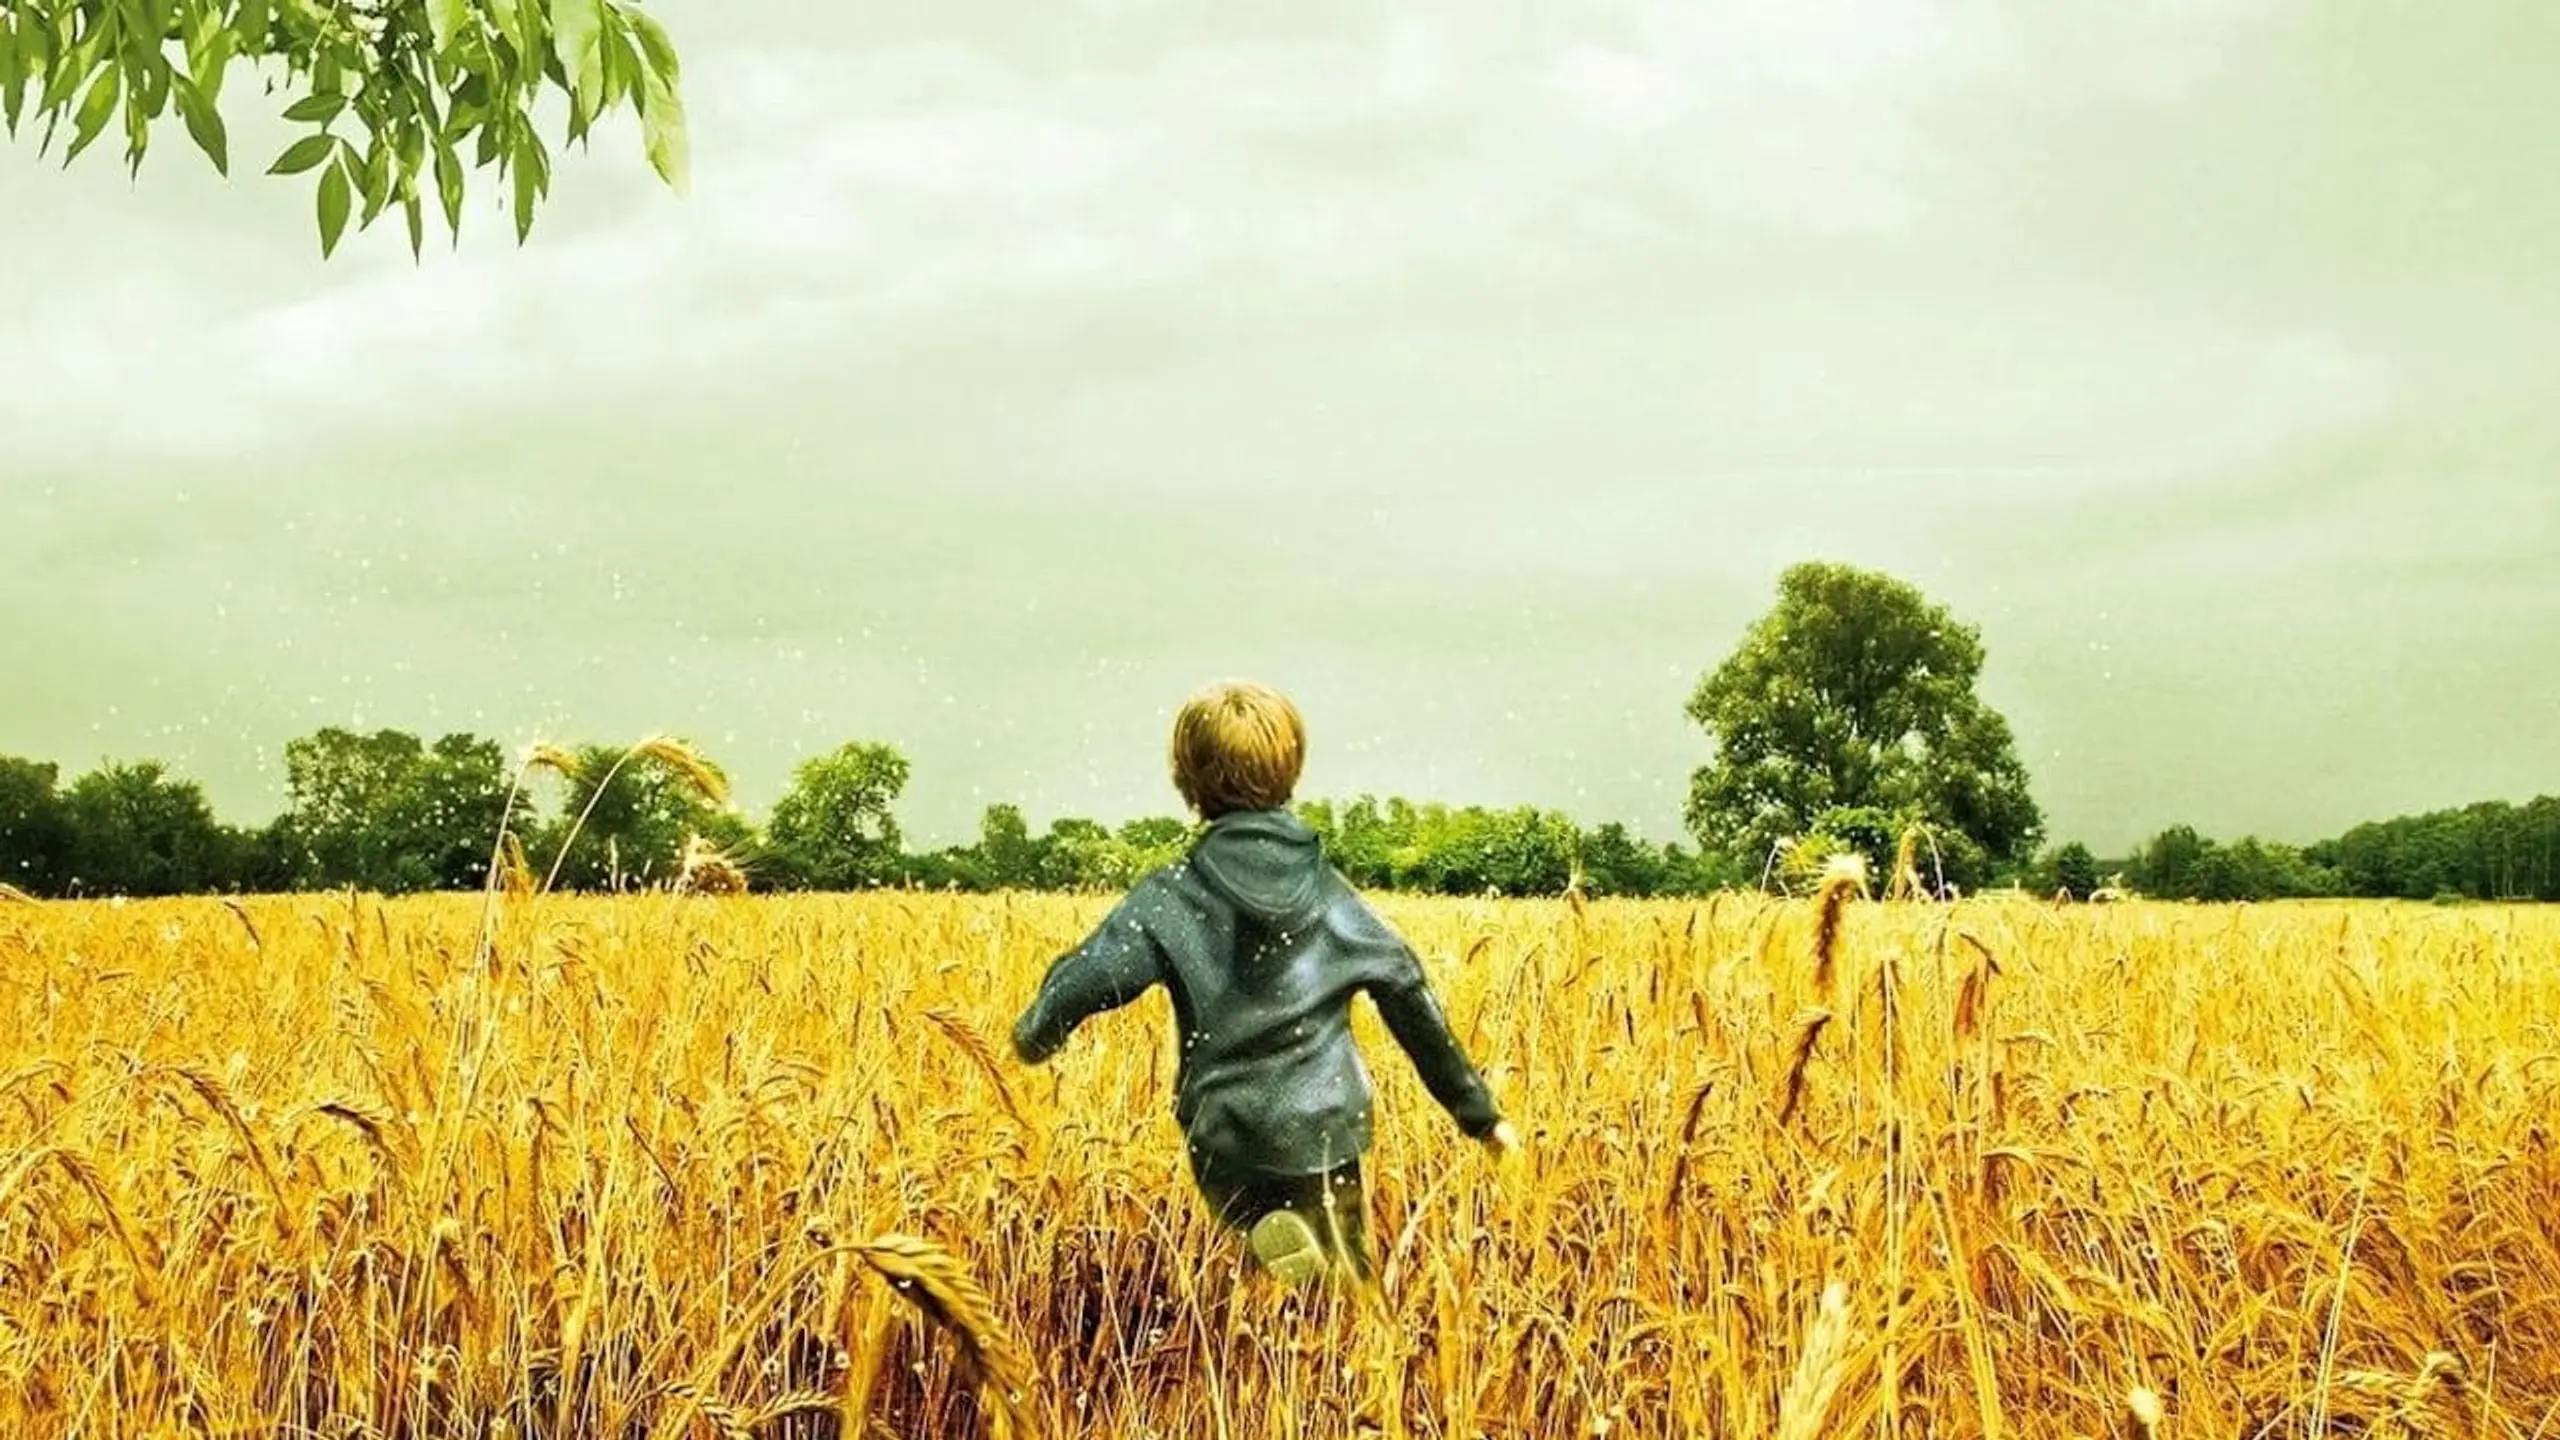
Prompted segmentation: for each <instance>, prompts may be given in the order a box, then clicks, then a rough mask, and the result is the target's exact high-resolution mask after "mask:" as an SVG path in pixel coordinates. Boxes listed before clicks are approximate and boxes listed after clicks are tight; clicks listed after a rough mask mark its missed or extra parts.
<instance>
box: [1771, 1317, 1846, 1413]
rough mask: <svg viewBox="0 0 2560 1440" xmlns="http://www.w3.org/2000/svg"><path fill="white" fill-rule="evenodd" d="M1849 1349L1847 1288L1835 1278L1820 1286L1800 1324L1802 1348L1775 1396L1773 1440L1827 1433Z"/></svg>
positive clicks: (1844, 1379)
mask: <svg viewBox="0 0 2560 1440" xmlns="http://www.w3.org/2000/svg"><path fill="white" fill-rule="evenodd" d="M1853 1348H1854V1345H1853V1341H1852V1336H1851V1332H1850V1325H1849V1287H1848V1285H1847V1284H1846V1283H1845V1282H1843V1281H1839V1280H1834V1281H1832V1282H1831V1284H1830V1285H1829V1286H1827V1287H1825V1288H1824V1290H1823V1292H1822V1300H1821V1303H1820V1304H1819V1305H1817V1306H1816V1307H1815V1310H1814V1315H1813V1319H1812V1321H1811V1322H1810V1323H1809V1324H1808V1325H1807V1326H1806V1327H1805V1341H1804V1350H1803V1352H1802V1353H1801V1354H1799V1355H1798V1356H1797V1357H1796V1368H1795V1374H1794V1375H1793V1376H1792V1377H1791V1378H1789V1380H1788V1381H1787V1389H1786V1394H1785V1395H1784V1396H1782V1397H1781V1398H1780V1399H1779V1402H1778V1440H1820V1437H1825V1436H1828V1435H1829V1434H1830V1433H1831V1432H1830V1430H1829V1428H1828V1426H1829V1423H1830V1415H1831V1402H1832V1400H1833V1399H1834V1398H1836V1397H1837V1396H1838V1395H1839V1393H1840V1387H1841V1385H1842V1384H1843V1383H1844V1382H1846V1381H1847V1380H1848V1378H1849V1357H1850V1352H1851V1350H1852V1349H1853Z"/></svg>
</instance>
